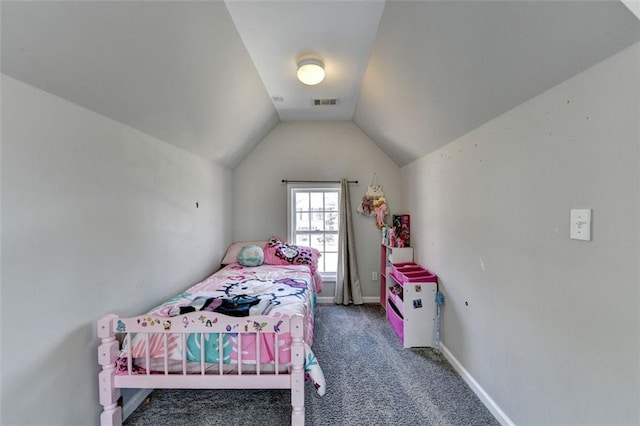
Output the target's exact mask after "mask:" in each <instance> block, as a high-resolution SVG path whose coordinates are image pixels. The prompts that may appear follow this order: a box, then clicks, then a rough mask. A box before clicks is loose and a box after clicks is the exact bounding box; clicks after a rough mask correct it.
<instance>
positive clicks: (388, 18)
mask: <svg viewBox="0 0 640 426" xmlns="http://www.w3.org/2000/svg"><path fill="white" fill-rule="evenodd" d="M638 40H640V21H639V20H638V19H637V18H636V16H634V15H633V13H631V11H630V10H628V9H627V8H626V7H625V6H624V4H623V3H621V2H618V1H584V2H583V1H511V2H510V1H426V2H405V1H402V2H398V1H388V2H387V5H386V8H385V11H384V14H383V16H382V20H381V22H380V27H379V29H378V37H377V40H376V43H375V45H374V48H373V51H372V54H371V58H370V61H369V66H368V68H367V73H366V75H365V78H364V81H363V84H362V89H361V92H360V99H359V101H358V106H357V109H356V113H355V116H354V122H355V123H356V124H357V125H358V126H359V127H360V128H361V129H362V130H363V131H364V132H365V133H366V134H367V135H368V136H369V137H370V138H371V139H373V140H374V141H376V143H377V144H378V145H379V146H380V147H381V148H382V149H383V150H384V151H385V152H386V153H387V155H389V156H390V157H391V158H393V160H394V161H395V162H396V163H397V164H399V165H405V164H407V163H409V162H411V161H413V160H415V159H417V158H420V157H422V156H424V155H425V154H427V153H429V152H432V151H434V150H436V149H437V148H439V147H441V146H443V145H445V144H447V143H449V142H451V141H453V140H455V139H457V138H458V137H460V136H462V135H464V134H465V133H468V132H469V131H471V130H473V129H474V128H476V127H478V126H480V125H481V124H483V123H486V122H487V121H489V120H491V119H493V118H495V117H497V116H498V115H500V114H502V113H504V112H506V111H508V110H509V109H511V108H513V107H515V106H517V105H519V104H520V103H522V102H524V101H526V100H528V99H530V98H532V97H534V96H536V95H538V94H540V93H542V92H543V91H545V90H547V89H549V88H551V87H553V86H555V85H557V84H559V83H561V82H562V81H564V80H567V79H568V78H570V77H572V76H573V75H575V74H577V73H579V72H581V71H583V70H585V69H586V68H588V67H590V66H592V65H595V64H596V63H598V62H600V61H602V60H603V59H605V58H607V57H609V56H611V55H612V54H614V53H616V52H618V51H620V50H622V49H623V48H625V47H627V46H630V45H631V44H633V43H634V42H637V41H638ZM639 59H640V58H639ZM639 79H640V76H639Z"/></svg>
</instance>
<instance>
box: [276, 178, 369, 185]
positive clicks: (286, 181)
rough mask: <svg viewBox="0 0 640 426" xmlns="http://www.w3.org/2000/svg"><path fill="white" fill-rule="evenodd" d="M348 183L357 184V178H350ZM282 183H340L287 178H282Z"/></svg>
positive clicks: (336, 181)
mask: <svg viewBox="0 0 640 426" xmlns="http://www.w3.org/2000/svg"><path fill="white" fill-rule="evenodd" d="M348 182H349V183H355V184H356V185H357V184H358V181H357V180H350V181H348ZM282 183H340V181H339V180H287V179H282Z"/></svg>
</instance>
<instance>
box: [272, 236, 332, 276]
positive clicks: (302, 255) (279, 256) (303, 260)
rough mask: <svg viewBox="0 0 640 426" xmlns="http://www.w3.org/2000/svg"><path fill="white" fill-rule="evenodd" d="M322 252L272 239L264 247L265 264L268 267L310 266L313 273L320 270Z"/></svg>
mask: <svg viewBox="0 0 640 426" xmlns="http://www.w3.org/2000/svg"><path fill="white" fill-rule="evenodd" d="M320 256H321V255H320V252H319V251H318V250H316V249H314V248H313V247H307V246H295V245H293V244H288V243H285V242H284V241H281V240H279V239H278V238H275V237H271V239H269V241H267V245H266V246H265V247H264V263H266V264H267V265H309V268H310V269H311V273H312V274H315V273H316V271H317V270H318V258H319V257H320Z"/></svg>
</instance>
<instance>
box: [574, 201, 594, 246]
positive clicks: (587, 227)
mask: <svg viewBox="0 0 640 426" xmlns="http://www.w3.org/2000/svg"><path fill="white" fill-rule="evenodd" d="M571 239H572V240H583V241H591V209H571Z"/></svg>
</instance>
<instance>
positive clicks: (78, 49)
mask: <svg viewBox="0 0 640 426" xmlns="http://www.w3.org/2000/svg"><path fill="white" fill-rule="evenodd" d="M2 72H3V73H5V74H7V75H9V76H11V77H13V78H15V79H18V80H21V81H24V82H25V83H28V84H31V85H33V86H35V87H38V88H40V89H42V90H45V91H47V92H50V93H53V94H54V95H57V96H59V97H61V98H64V99H67V100H69V101H71V102H74V103H76V104H78V105H81V106H83V107H85V108H88V109H90V110H93V111H95V112H98V113H100V114H102V115H105V116H107V117H109V118H111V119H113V120H116V121H119V122H121V123H124V124H126V125H129V126H131V127H133V128H135V129H138V130H140V131H142V132H145V133H147V134H149V135H151V136H154V137H156V138H158V139H161V140H163V141H165V142H168V143H171V144H173V145H176V146H178V147H181V148H183V149H185V150H187V151H191V152H193V153H195V154H198V155H200V156H203V157H205V158H209V159H211V160H213V161H215V162H218V163H220V164H223V165H226V166H228V167H234V166H235V165H236V164H238V163H239V162H240V161H241V160H242V159H243V158H244V157H245V156H246V154H247V153H249V151H250V150H251V149H252V148H253V147H254V146H255V145H256V144H257V143H258V142H260V141H261V140H262V139H263V138H264V137H265V136H266V135H267V134H268V132H269V131H270V130H271V129H272V128H273V127H275V126H276V125H277V124H278V122H279V119H278V115H277V113H276V111H275V108H274V106H273V103H272V102H271V99H270V98H269V95H268V94H267V92H266V90H265V88H264V85H263V84H262V81H261V80H260V77H259V76H258V73H257V72H256V69H255V67H254V65H253V63H252V61H251V59H250V57H249V55H248V54H247V50H246V48H245V47H244V44H243V43H242V40H241V39H240V36H239V34H238V31H237V30H236V28H235V26H234V24H233V22H232V20H231V18H230V16H229V13H228V11H227V8H226V6H225V4H224V3H223V2H220V1H216V2H182V1H174V2H166V1H158V2H156V1H142V2H131V1H108V2H102V1H88V2H87V1H84V2H61V1H45V2H31V1H22V2H2Z"/></svg>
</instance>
